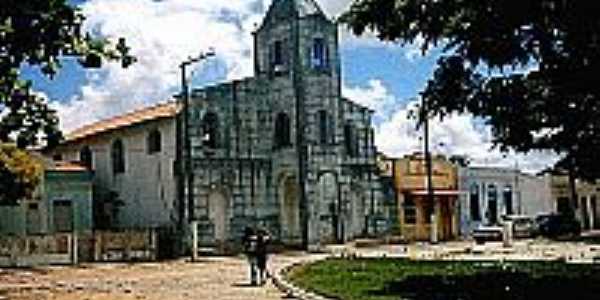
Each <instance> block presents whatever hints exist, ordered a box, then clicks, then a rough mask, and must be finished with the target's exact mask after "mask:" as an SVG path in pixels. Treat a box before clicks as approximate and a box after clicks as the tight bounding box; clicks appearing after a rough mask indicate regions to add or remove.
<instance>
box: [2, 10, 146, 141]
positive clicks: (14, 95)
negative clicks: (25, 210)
mask: <svg viewBox="0 0 600 300" xmlns="http://www.w3.org/2000/svg"><path fill="white" fill-rule="evenodd" d="M67 2H68V1H67V0H36V1H23V0H3V1H2V5H1V8H0V142H16V143H17V145H18V146H19V148H25V147H27V146H31V145H36V144H40V142H42V141H43V140H44V139H45V144H46V145H47V146H53V145H55V144H56V143H58V141H59V140H60V138H61V133H60V131H59V129H58V118H57V117H56V114H55V112H54V111H52V110H51V109H50V108H49V107H48V104H47V102H46V101H45V100H44V99H43V98H41V97H39V96H37V95H36V94H35V93H33V92H32V91H31V84H30V82H27V81H24V80H21V79H20V78H19V76H20V68H21V67H22V66H23V65H29V66H35V67H39V69H40V71H41V72H42V73H43V74H45V75H46V76H48V77H50V78H52V77H53V76H54V75H55V74H56V73H57V72H58V71H59V69H60V68H61V58H64V57H66V56H73V57H78V58H79V62H80V64H81V65H82V66H83V67H86V68H97V67H100V66H101V63H102V60H103V59H110V60H120V61H121V63H122V65H123V67H127V66H128V65H129V64H131V63H133V61H134V58H133V57H132V56H131V55H129V48H128V46H127V45H126V44H125V40H124V39H119V41H118V43H116V45H114V47H113V46H111V44H110V43H109V42H108V41H107V40H104V39H100V38H92V37H91V36H90V35H89V34H84V33H82V30H81V25H82V22H83V20H84V18H83V16H82V14H81V12H80V11H79V10H78V9H77V8H76V7H73V6H71V5H69V4H68V3H67Z"/></svg>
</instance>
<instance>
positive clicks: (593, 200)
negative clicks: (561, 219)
mask: <svg viewBox="0 0 600 300" xmlns="http://www.w3.org/2000/svg"><path fill="white" fill-rule="evenodd" d="M543 175H544V178H545V180H546V182H547V184H548V187H549V188H550V191H551V198H550V200H551V203H552V205H553V206H554V209H555V211H556V212H558V213H561V214H568V213H571V212H574V214H575V217H576V218H577V219H578V220H579V222H580V223H581V228H582V229H583V230H589V229H600V206H599V205H598V201H599V200H598V199H600V184H598V182H597V181H596V182H588V181H583V180H580V179H576V180H575V190H576V193H577V198H578V199H577V200H576V201H572V200H571V199H572V195H571V186H570V184H569V177H568V176H567V174H566V172H560V171H554V172H545V173H544V174H543Z"/></svg>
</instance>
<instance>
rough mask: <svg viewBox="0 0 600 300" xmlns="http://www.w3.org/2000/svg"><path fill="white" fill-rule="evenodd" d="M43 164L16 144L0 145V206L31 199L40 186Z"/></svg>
mask: <svg viewBox="0 0 600 300" xmlns="http://www.w3.org/2000/svg"><path fill="white" fill-rule="evenodd" d="M42 172H43V168H42V165H41V162H39V161H38V160H36V159H35V158H33V157H32V156H31V155H29V154H28V153H27V152H26V151H24V150H20V149H19V148H17V146H16V145H14V144H0V182H1V183H2V184H0V204H13V203H16V202H17V201H18V200H20V199H23V198H30V197H31V195H32V194H33V192H34V191H35V189H36V187H37V186H38V184H39V182H40V179H41V176H42Z"/></svg>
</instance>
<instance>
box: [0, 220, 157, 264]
mask: <svg viewBox="0 0 600 300" xmlns="http://www.w3.org/2000/svg"><path fill="white" fill-rule="evenodd" d="M157 232H158V231H157V230H156V229H136V230H123V231H94V232H91V231H90V232H80V233H77V234H74V233H60V234H39V235H28V236H18V235H8V236H7V235H0V267H28V266H36V265H56V264H78V263H79V262H91V261H95V262H113V261H153V260H156V259H157V257H158V254H159V245H158V234H157Z"/></svg>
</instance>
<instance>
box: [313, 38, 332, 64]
mask: <svg viewBox="0 0 600 300" xmlns="http://www.w3.org/2000/svg"><path fill="white" fill-rule="evenodd" d="M310 57H311V59H310V65H311V66H312V67H313V68H315V69H323V68H326V67H327V65H328V60H329V51H328V49H327V42H326V41H325V39H323V38H315V39H313V44H312V48H311V55H310Z"/></svg>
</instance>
